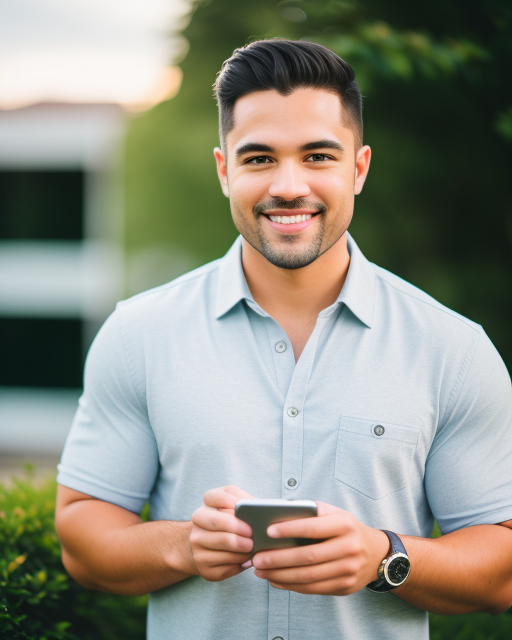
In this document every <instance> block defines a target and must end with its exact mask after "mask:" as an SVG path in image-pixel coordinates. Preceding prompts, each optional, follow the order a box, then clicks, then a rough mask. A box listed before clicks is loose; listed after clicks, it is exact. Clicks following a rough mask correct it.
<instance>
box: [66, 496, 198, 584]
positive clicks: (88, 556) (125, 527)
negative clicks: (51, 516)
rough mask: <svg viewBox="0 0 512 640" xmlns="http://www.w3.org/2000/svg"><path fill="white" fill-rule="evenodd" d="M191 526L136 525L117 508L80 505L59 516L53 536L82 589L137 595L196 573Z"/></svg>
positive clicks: (96, 503) (82, 502)
mask: <svg viewBox="0 0 512 640" xmlns="http://www.w3.org/2000/svg"><path fill="white" fill-rule="evenodd" d="M191 528H192V523H191V522H174V521H168V520H161V521H154V522H142V521H141V519H140V518H139V517H138V516H137V515H135V514H133V513H130V512H128V511H126V510H124V509H121V508H120V507H116V506H115V505H112V504H108V503H105V502H102V501H99V500H80V501H78V502H74V503H72V504H70V505H68V506H67V507H66V508H65V510H63V511H62V513H61V514H60V515H59V518H58V521H57V531H58V533H59V537H60V540H61V543H62V550H63V553H62V558H63V562H64V565H65V567H66V569H67V570H68V572H69V573H70V575H71V576H72V577H73V578H74V579H75V580H76V581H77V582H79V583H80V584H82V585H83V586H85V587H87V588H90V589H98V590H100V591H110V592H112V593H118V594H121V595H142V594H145V593H150V592H152V591H156V590H158V589H162V588H164V587H167V586H169V585H171V584H174V583H176V582H179V581H180V580H184V579H185V578H187V577H190V576H191V575H195V574H197V570H196V568H195V564H194V561H193V559H192V553H191V549H190V542H189V535H190V530H191Z"/></svg>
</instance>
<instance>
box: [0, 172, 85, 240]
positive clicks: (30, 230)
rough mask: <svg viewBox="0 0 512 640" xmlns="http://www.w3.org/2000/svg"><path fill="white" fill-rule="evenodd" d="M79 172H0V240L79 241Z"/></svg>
mask: <svg viewBox="0 0 512 640" xmlns="http://www.w3.org/2000/svg"><path fill="white" fill-rule="evenodd" d="M83 201H84V174H83V172H82V171H0V240H81V239H82V237H83V229H82V228H83Z"/></svg>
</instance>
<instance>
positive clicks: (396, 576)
mask: <svg viewBox="0 0 512 640" xmlns="http://www.w3.org/2000/svg"><path fill="white" fill-rule="evenodd" d="M410 568H411V563H410V562H409V560H408V558H404V557H400V558H394V559H393V560H391V562H390V563H388V566H387V574H388V578H389V581H390V582H391V583H393V584H396V585H398V584H400V583H402V582H403V581H404V580H405V579H406V578H407V576H408V575H409V570H410Z"/></svg>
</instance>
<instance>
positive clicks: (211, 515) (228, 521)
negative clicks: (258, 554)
mask: <svg viewBox="0 0 512 640" xmlns="http://www.w3.org/2000/svg"><path fill="white" fill-rule="evenodd" d="M192 522H193V523H194V524H195V525H197V526H198V527H200V528H201V529H206V530H207V531H225V532H227V533H234V534H236V535H238V536H245V537H246V538H250V537H251V536H252V529H251V527H250V526H249V525H248V524H247V522H244V521H243V520H240V519H239V518H235V516H234V515H232V514H229V513H224V512H222V511H219V510H218V509H213V508H212V507H206V506H204V505H203V506H202V507H200V508H199V509H197V510H196V511H194V513H193V514H192Z"/></svg>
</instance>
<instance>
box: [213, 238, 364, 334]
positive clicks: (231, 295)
mask: <svg viewBox="0 0 512 640" xmlns="http://www.w3.org/2000/svg"><path fill="white" fill-rule="evenodd" d="M347 247H348V252H349V255H350V265H349V269H348V273H347V277H346V279H345V284H344V285H343V288H342V290H341V292H340V295H339V296H338V298H337V300H336V302H335V303H334V305H333V306H337V305H338V304H340V303H343V304H345V305H346V306H347V307H348V308H349V309H350V311H352V313H353V314H354V315H355V316H356V317H357V318H358V319H359V320H360V321H361V322H362V323H363V324H365V325H366V326H367V327H370V328H371V326H372V323H373V310H374V305H375V271H374V269H373V266H372V264H371V263H370V262H368V260H367V259H366V258H365V257H364V255H363V254H362V252H361V250H360V249H359V247H358V246H357V244H356V243H355V241H354V239H353V238H352V236H351V235H350V234H349V233H348V231H347ZM241 300H247V301H248V302H250V303H251V306H253V305H255V304H256V303H255V302H254V298H253V297H252V294H251V291H250V289H249V287H248V285H247V280H246V279H245V274H244V270H243V268H242V237H241V236H238V238H237V239H236V240H235V242H234V244H233V245H232V247H231V248H230V249H229V251H228V252H227V253H226V255H225V256H224V258H222V260H221V261H220V267H219V278H218V285H217V302H216V307H215V318H216V319H219V318H221V317H222V316H223V315H225V314H226V313H227V312H228V311H230V309H232V308H233V307H234V306H235V305H236V304H238V302H240V301H241Z"/></svg>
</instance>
